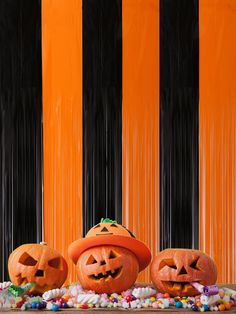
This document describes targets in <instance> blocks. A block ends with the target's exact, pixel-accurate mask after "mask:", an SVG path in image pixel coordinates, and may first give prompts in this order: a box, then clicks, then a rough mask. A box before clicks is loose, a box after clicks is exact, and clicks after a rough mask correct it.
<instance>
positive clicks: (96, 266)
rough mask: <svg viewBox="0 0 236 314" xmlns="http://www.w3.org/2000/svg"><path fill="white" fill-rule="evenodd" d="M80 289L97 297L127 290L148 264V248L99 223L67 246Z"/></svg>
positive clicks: (111, 225) (129, 235)
mask: <svg viewBox="0 0 236 314" xmlns="http://www.w3.org/2000/svg"><path fill="white" fill-rule="evenodd" d="M69 256H70V257H71V259H72V260H73V262H74V264H75V265H76V269H77V274H78V278H79V281H80V283H81V285H82V286H83V287H84V288H85V289H91V290H94V291H96V292H98V293H112V292H117V293H119V292H122V291H123V290H126V289H128V288H130V287H131V286H132V285H133V284H134V282H135V280H136V278H137V275H138V273H139V272H140V271H141V270H143V269H144V268H146V267H147V266H148V264H149V263H150V260H151V253H150V250H149V249H148V247H147V246H146V245H145V244H144V243H143V242H141V241H138V240H136V239H135V237H134V235H133V234H132V233H131V232H130V231H129V230H128V229H126V228H125V227H123V226H121V225H119V224H117V222H116V221H112V220H110V219H107V218H106V219H102V220H101V222H100V223H99V224H97V225H96V226H94V227H93V228H91V229H90V230H89V232H88V233H87V235H86V237H85V238H83V239H79V240H77V241H74V242H73V243H71V245H70V246H69Z"/></svg>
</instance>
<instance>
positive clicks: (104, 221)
mask: <svg viewBox="0 0 236 314" xmlns="http://www.w3.org/2000/svg"><path fill="white" fill-rule="evenodd" d="M109 222H110V223H113V224H117V221H116V220H111V219H110V218H102V219H101V221H100V223H109Z"/></svg>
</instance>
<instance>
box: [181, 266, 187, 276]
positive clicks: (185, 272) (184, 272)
mask: <svg viewBox="0 0 236 314" xmlns="http://www.w3.org/2000/svg"><path fill="white" fill-rule="evenodd" d="M186 274H187V271H186V269H185V268H184V266H183V267H182V268H181V269H180V272H179V275H186Z"/></svg>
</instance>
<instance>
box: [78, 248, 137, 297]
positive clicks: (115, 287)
mask: <svg viewBox="0 0 236 314" xmlns="http://www.w3.org/2000/svg"><path fill="white" fill-rule="evenodd" d="M76 268H77V274H78V278H79V281H80V283H81V285H82V286H83V287H84V288H85V289H88V290H94V291H96V292H97V293H113V292H116V293H120V292H122V291H124V290H126V289H128V288H129V287H131V286H132V285H133V284H134V282H135V280H136V278H137V276H138V272H139V264H138V260H137V258H136V257H135V255H134V254H133V253H132V252H131V251H129V250H127V249H125V248H121V247H118V246H109V245H107V246H99V247H94V248H91V249H88V250H86V251H85V252H83V253H82V254H81V256H80V257H79V259H78V261H77V264H76Z"/></svg>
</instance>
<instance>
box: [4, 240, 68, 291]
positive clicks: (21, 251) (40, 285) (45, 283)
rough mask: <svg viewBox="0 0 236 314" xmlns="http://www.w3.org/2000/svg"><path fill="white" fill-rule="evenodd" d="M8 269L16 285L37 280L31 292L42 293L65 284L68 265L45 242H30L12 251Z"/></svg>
mask: <svg viewBox="0 0 236 314" xmlns="http://www.w3.org/2000/svg"><path fill="white" fill-rule="evenodd" d="M8 271H9V275H10V279H11V281H12V282H13V283H14V284H15V285H18V286H23V285H25V284H27V283H29V282H35V283H36V285H35V286H34V287H33V288H32V289H31V290H30V291H29V293H31V294H42V293H44V292H45V291H47V290H51V289H55V288H60V287H61V286H62V285H63V283H64V282H65V280H66V277H67V272H68V266H67V263H66V261H65V259H64V258H63V257H62V256H61V255H60V254H59V253H58V252H57V251H55V250H54V249H52V248H49V247H48V246H47V245H46V244H45V243H41V244H35V243H30V244H23V245H21V246H19V247H18V248H17V249H15V250H14V251H13V252H12V253H11V255H10V256H9V259H8Z"/></svg>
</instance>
